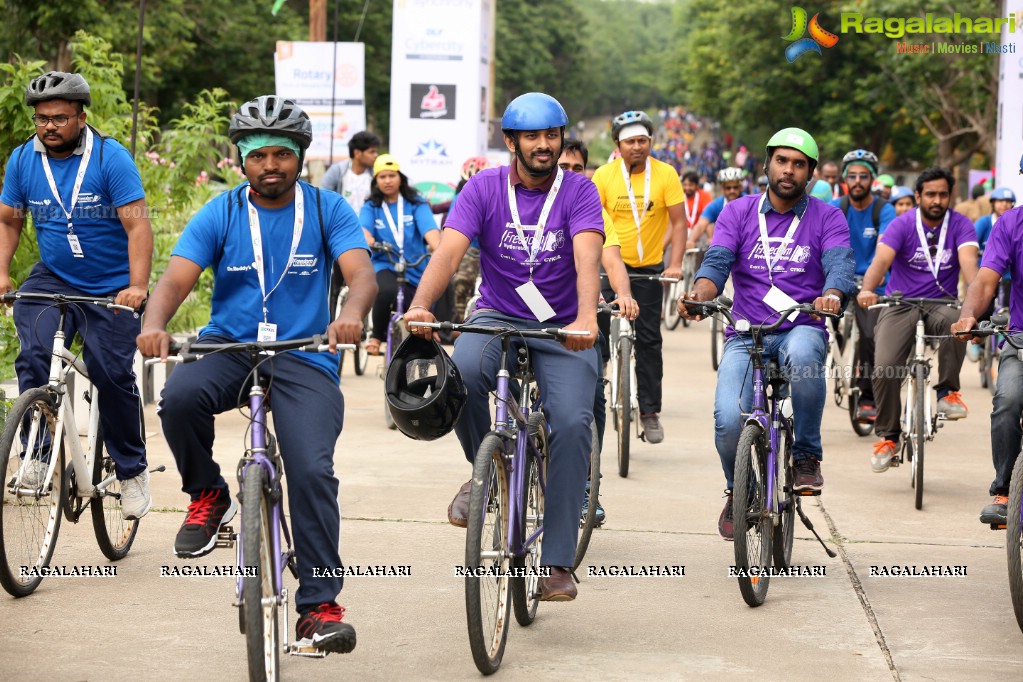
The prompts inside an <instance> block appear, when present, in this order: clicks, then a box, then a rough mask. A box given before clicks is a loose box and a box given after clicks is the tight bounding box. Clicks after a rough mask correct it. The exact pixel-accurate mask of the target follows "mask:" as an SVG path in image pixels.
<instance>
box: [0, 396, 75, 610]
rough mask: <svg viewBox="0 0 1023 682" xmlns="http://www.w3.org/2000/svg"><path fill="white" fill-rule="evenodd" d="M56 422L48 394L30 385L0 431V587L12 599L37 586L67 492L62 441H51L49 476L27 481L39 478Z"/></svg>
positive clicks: (58, 524) (47, 464) (55, 543)
mask: <svg viewBox="0 0 1023 682" xmlns="http://www.w3.org/2000/svg"><path fill="white" fill-rule="evenodd" d="M56 422H57V407H56V405H55V403H54V398H53V395H52V394H51V393H50V392H49V391H47V390H45V389H42V388H35V389H32V390H30V391H26V392H25V393H24V394H22V395H21V397H20V398H18V400H17V401H16V402H15V403H14V407H12V408H11V412H10V414H9V415H8V416H7V422H6V423H5V424H4V429H3V434H2V435H0V476H2V481H0V482H2V485H3V491H2V493H3V499H2V500H0V530H2V532H0V585H3V587H4V589H5V590H7V592H9V593H10V594H11V595H13V596H15V597H24V596H27V595H29V594H31V593H32V592H33V591H34V590H35V589H36V588H37V587H39V583H40V582H42V580H43V575H42V574H41V569H44V568H46V567H48V566H49V565H50V557H52V556H53V550H54V548H55V547H56V545H57V533H58V532H59V531H60V519H61V517H62V516H63V514H62V513H61V505H62V500H63V499H64V497H65V495H66V493H67V480H66V477H65V475H64V444H63V443H62V442H61V443H58V444H57V453H56V456H57V463H56V466H54V467H53V474H52V476H51V477H50V478H49V479H48V480H45V481H43V480H36V481H34V484H33V481H32V478H39V479H41V478H42V477H43V472H44V471H45V469H46V468H48V466H49V463H50V459H51V457H52V456H53V450H52V446H53V441H52V438H53V433H54V429H55V427H56ZM26 477H28V478H29V480H28V481H26V480H25V478H26ZM15 483H19V484H20V485H17V486H16V485H15Z"/></svg>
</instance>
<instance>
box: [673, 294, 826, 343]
mask: <svg viewBox="0 0 1023 682" xmlns="http://www.w3.org/2000/svg"><path fill="white" fill-rule="evenodd" d="M682 304H683V305H685V306H686V308H687V309H688V310H689V312H690V314H691V315H700V316H701V317H707V316H709V315H710V314H713V313H714V312H720V313H722V314H723V315H724V316H725V318H726V319H727V320H728V323H729V324H730V325H732V328H733V329H734V330H735V331H736V333H738V334H769V333H771V332H773V331H774V330H776V329H777V328H778V327H780V326H781V325H782V323H783V322H785V320H787V319H788V317H789V315H791V314H792V313H794V312H799V313H805V314H807V315H816V316H818V317H829V318H831V319H833V320H838V319H841V318H842V315H843V314H844V313H829V312H827V311H825V310H815V309H814V307H813V304H812V303H800V304H799V305H794V306H792V307H791V308H787V309H785V310H779V311H778V313H777V315H778V319H777V320H775V321H774V322H772V323H771V324H750V321H749V320H736V319H735V316H733V315H732V310H731V307H732V301H731V299H729V298H728V297H727V296H718V298H717V299H715V300H713V301H691V300H688V299H682Z"/></svg>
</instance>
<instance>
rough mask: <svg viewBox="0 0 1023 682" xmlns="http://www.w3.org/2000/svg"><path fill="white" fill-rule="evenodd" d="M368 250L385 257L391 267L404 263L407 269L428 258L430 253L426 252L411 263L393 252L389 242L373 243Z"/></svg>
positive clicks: (399, 253) (396, 252) (401, 255)
mask: <svg viewBox="0 0 1023 682" xmlns="http://www.w3.org/2000/svg"><path fill="white" fill-rule="evenodd" d="M369 250H370V251H376V252H377V253H382V254H384V255H385V256H387V260H389V261H391V265H398V264H399V263H401V262H402V261H404V262H405V267H408V268H414V267H416V266H417V265H419V264H420V263H422V262H423V261H424V260H426V259H427V258H429V257H430V253H429V252H426V253H424V254H422V255H421V256H419V258H417V259H415V260H413V261H410V260H405V256H404V255H403V254H402V253H401V252H400V251H395V249H394V247H393V246H391V244H390V242H381V241H378V242H375V243H374V244H373V246H371V247H369Z"/></svg>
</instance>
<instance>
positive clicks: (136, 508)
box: [121, 469, 153, 519]
mask: <svg viewBox="0 0 1023 682" xmlns="http://www.w3.org/2000/svg"><path fill="white" fill-rule="evenodd" d="M152 506H153V498H152V496H151V495H150V494H149V470H148V469H147V470H146V471H143V472H142V473H141V474H139V475H138V476H136V477H135V478H129V479H128V480H126V481H121V516H123V517H124V518H125V519H141V518H142V517H143V516H145V515H146V513H147V512H148V511H149V510H150V508H151V507H152Z"/></svg>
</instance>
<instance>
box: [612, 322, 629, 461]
mask: <svg viewBox="0 0 1023 682" xmlns="http://www.w3.org/2000/svg"><path fill="white" fill-rule="evenodd" d="M631 363H632V339H630V338H629V337H627V336H625V337H622V338H620V339H618V376H617V377H616V379H615V380H616V381H617V382H618V400H617V401H616V402H615V412H616V414H617V422H618V475H619V476H621V477H622V478H628V477H629V446H630V445H631V444H632V443H631V440H630V439H631V437H632V433H631V431H632V428H631V427H632V367H631Z"/></svg>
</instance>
